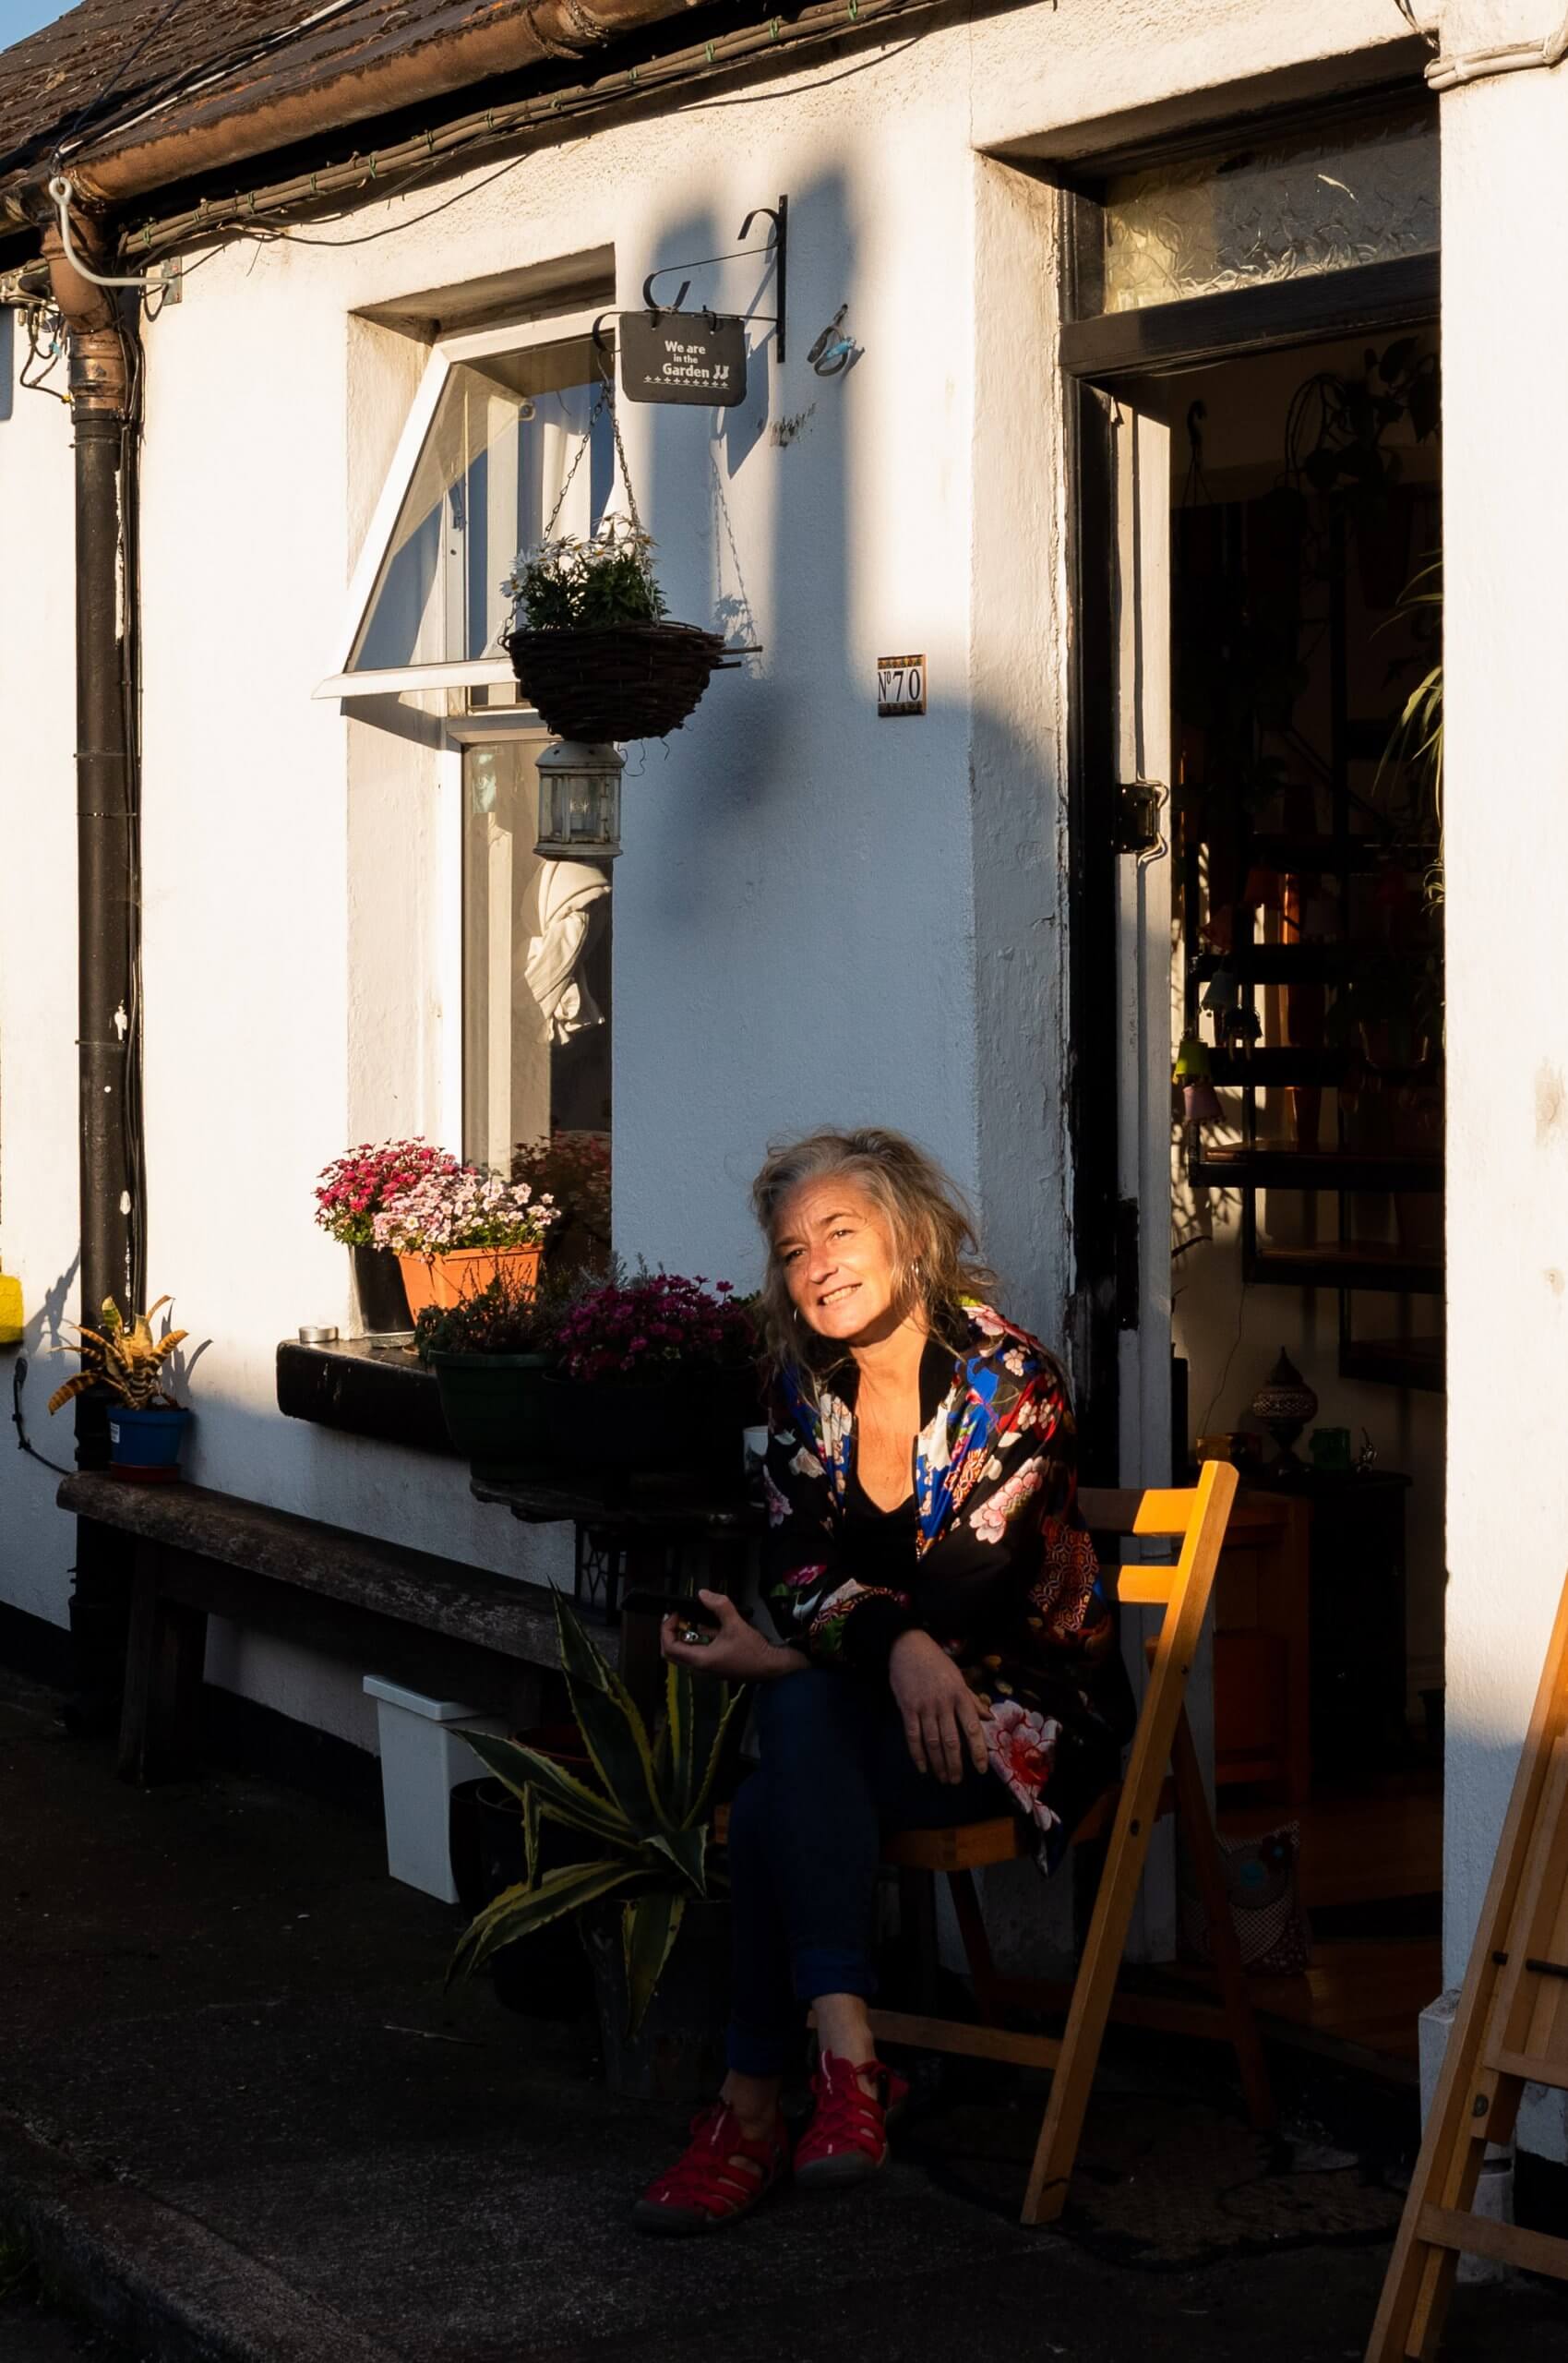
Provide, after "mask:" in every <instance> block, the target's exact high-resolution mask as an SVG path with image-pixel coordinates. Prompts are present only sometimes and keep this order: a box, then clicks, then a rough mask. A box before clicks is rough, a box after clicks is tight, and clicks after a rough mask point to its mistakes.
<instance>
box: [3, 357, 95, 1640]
mask: <svg viewBox="0 0 1568 2363" xmlns="http://www.w3.org/2000/svg"><path fill="white" fill-rule="evenodd" d="M12 317H13V318H15V316H14V315H13V316H12ZM26 352H27V340H26V336H25V334H24V333H23V332H22V331H21V327H20V323H19V321H18V322H17V334H16V338H15V344H14V348H13V351H12V358H11V368H10V371H9V372H8V373H7V375H6V377H5V378H3V379H0V519H3V521H4V522H3V526H0V715H3V716H4V723H3V726H0V727H3V731H4V737H3V740H0V1264H3V1265H4V1266H5V1269H6V1271H7V1272H12V1273H16V1274H17V1275H18V1276H19V1277H20V1279H21V1282H22V1287H23V1291H24V1296H23V1301H24V1307H25V1311H26V1314H27V1326H26V1337H25V1343H24V1347H23V1351H24V1352H25V1353H26V1355H27V1359H28V1363H29V1376H28V1380H27V1385H26V1388H25V1390H24V1393H23V1397H22V1404H23V1409H24V1412H25V1414H26V1417H27V1421H28V1426H29V1429H30V1434H31V1438H32V1441H33V1443H34V1444H35V1445H37V1447H38V1449H39V1450H40V1451H41V1452H45V1453H47V1454H48V1455H49V1457H50V1458H51V1459H52V1460H55V1461H58V1462H60V1463H61V1464H62V1465H63V1466H64V1467H66V1468H69V1467H70V1465H71V1447H72V1429H71V1417H70V1413H69V1411H68V1410H67V1411H64V1412H62V1413H61V1414H60V1416H59V1417H58V1418H57V1419H54V1420H50V1419H49V1418H48V1417H47V1416H46V1414H45V1412H44V1409H43V1406H44V1403H45V1401H46V1400H47V1398H48V1397H49V1396H50V1395H51V1394H52V1393H53V1391H54V1388H55V1387H56V1386H57V1385H59V1383H60V1380H61V1379H62V1378H63V1377H64V1376H65V1375H66V1373H68V1372H69V1371H70V1370H72V1369H73V1368H74V1367H75V1365H74V1364H73V1363H72V1362H70V1361H65V1360H62V1359H57V1358H53V1357H51V1356H50V1354H49V1353H48V1352H47V1350H46V1349H47V1348H48V1346H49V1344H50V1343H51V1342H52V1340H53V1339H54V1337H56V1336H58V1335H60V1334H61V1333H60V1332H59V1329H58V1323H59V1321H60V1320H61V1319H62V1318H63V1317H64V1318H74V1317H75V1314H76V1311H77V1301H76V1255H77V1236H78V1226H77V1186H76V1124H77V1048H76V1044H77V1026H76V999H77V931H76V894H77V823H76V812H77V796H76V775H75V761H74V758H75V750H76V743H77V734H76V713H75V706H74V702H73V700H74V686H73V684H74V673H73V666H72V655H73V634H72V623H71V598H72V572H71V566H72V534H73V531H74V516H75V509H74V494H73V489H72V480H71V431H70V420H69V416H68V414H67V413H66V407H65V405H64V403H63V402H57V401H56V400H55V399H54V395H53V394H51V393H30V392H28V391H27V390H25V389H23V388H21V387H20V386H18V384H17V382H16V379H17V376H18V373H19V370H20V367H21V363H22V360H23V358H24V357H25V355H26ZM64 377H65V366H64V363H62V364H61V366H60V367H59V369H58V370H57V371H56V372H55V380H54V382H55V383H56V385H58V384H60V383H62V382H63V380H64ZM15 1369H16V1354H15V1350H14V1349H3V1350H0V1392H3V1396H4V1415H5V1416H4V1418H3V1419H0V1425H3V1426H4V1429H5V1436H4V1441H3V1442H0V1600H5V1601H9V1602H10V1603H11V1604H12V1605H13V1606H15V1607H18V1608H22V1609H26V1610H27V1611H28V1612H29V1613H30V1614H31V1615H34V1616H42V1617H45V1618H47V1619H48V1620H49V1622H50V1623H52V1624H56V1625H63V1624H64V1623H65V1621H66V1598H67V1596H68V1593H69V1589H70V1578H69V1576H68V1573H67V1570H68V1568H69V1565H70V1563H71V1558H72V1555H73V1553H74V1550H75V1541H76V1529H75V1527H74V1526H73V1525H72V1523H71V1522H70V1520H68V1519H66V1518H63V1517H61V1516H60V1514H59V1512H58V1511H57V1510H56V1509H55V1507H54V1488H55V1485H56V1483H57V1482H58V1480H57V1479H56V1478H55V1477H54V1476H52V1475H51V1473H50V1472H49V1470H48V1469H42V1468H41V1467H40V1466H39V1464H38V1462H37V1461H35V1460H30V1459H28V1458H27V1457H25V1456H24V1455H23V1454H22V1453H20V1452H18V1451H17V1450H16V1449H14V1445H15V1432H14V1430H12V1428H11V1426H10V1421H9V1413H10V1409H11V1399H10V1397H11V1385H12V1379H13V1374H14V1372H15Z"/></svg>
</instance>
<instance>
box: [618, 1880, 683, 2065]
mask: <svg viewBox="0 0 1568 2363" xmlns="http://www.w3.org/2000/svg"><path fill="white" fill-rule="evenodd" d="M685 1911H686V1899H685V1897H684V1896H680V1895H670V1894H667V1893H659V1892H655V1893H653V1894H652V1895H640V1896H637V1897H635V1898H634V1899H633V1901H631V1902H629V1903H627V1904H623V1905H622V1907H621V1943H622V1946H623V1948H624V1949H625V1954H626V1990H627V2027H626V2031H627V2033H628V2035H635V2034H637V2033H639V2032H640V2029H641V2025H642V2021H643V2020H644V2019H645V2018H646V2017H647V2015H648V2005H649V2003H650V2002H651V2001H652V1999H653V1996H654V1993H655V1991H656V1990H657V1987H658V1984H659V1980H660V1978H661V1977H662V1976H663V1974H664V1963H665V1962H666V1961H668V1959H669V1957H670V1953H671V1950H672V1949H673V1948H674V1945H675V1940H676V1937H678V1936H679V1934H680V1924H681V1920H682V1917H683V1915H684V1913H685Z"/></svg>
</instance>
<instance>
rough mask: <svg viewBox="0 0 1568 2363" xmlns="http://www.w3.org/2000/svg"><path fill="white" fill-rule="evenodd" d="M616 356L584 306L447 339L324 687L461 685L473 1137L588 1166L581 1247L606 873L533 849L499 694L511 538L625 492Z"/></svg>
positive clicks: (454, 730)
mask: <svg viewBox="0 0 1568 2363" xmlns="http://www.w3.org/2000/svg"><path fill="white" fill-rule="evenodd" d="M613 366H614V356H613V353H612V352H611V350H610V349H609V348H608V347H607V346H605V345H599V344H596V343H595V342H594V341H593V339H592V335H591V333H590V323H589V321H588V319H587V318H586V317H585V316H577V317H574V318H571V319H569V320H560V319H557V320H556V321H553V322H538V323H535V324H533V325H532V326H529V327H527V328H522V327H514V328H512V329H510V330H504V329H491V330H485V331H484V332H482V333H479V334H474V335H469V336H464V337H460V338H455V339H452V340H450V341H449V342H444V343H442V344H440V345H437V347H436V349H435V351H434V352H433V354H432V356H431V359H430V362H429V364H428V366H427V368H426V370H425V378H424V380H423V382H422V383H421V386H420V389H419V391H418V394H417V396H416V397H415V400H414V402H413V407H412V410H411V413H410V416H409V420H408V423H407V426H405V428H404V432H403V434H402V437H401V440H400V443H399V446H398V450H397V453H396V455H395V457H394V459H393V462H392V465H391V468H390V469H389V474H388V478H387V482H386V485H385V486H384V487H383V489H382V493H381V496H380V498H379V500H378V502H377V509H376V512H375V516H374V518H373V520H372V523H371V527H370V531H369V533H368V534H367V535H366V537H365V550H364V553H363V554H362V557H361V559H360V562H359V565H358V567H357V568H356V570H355V573H354V579H353V584H352V585H351V589H350V596H349V613H348V618H347V625H346V630H345V633H344V638H343V642H342V644H341V652H340V667H339V670H338V671H337V672H336V673H335V674H333V675H332V676H331V677H330V678H329V679H327V680H325V681H324V682H323V683H322V684H321V687H320V689H319V690H317V695H318V696H322V697H338V698H341V699H342V700H344V701H345V702H346V703H347V705H348V710H349V712H350V714H353V710H354V702H355V701H356V700H359V699H369V698H373V697H376V698H385V697H387V696H388V695H389V694H390V695H393V696H405V695H407V696H412V697H413V699H414V701H415V702H420V701H421V699H422V697H423V696H424V694H425V693H427V692H430V691H443V690H447V691H456V692H458V693H459V694H458V695H457V696H456V697H455V698H449V699H448V701H447V712H448V720H447V723H446V734H447V739H448V744H449V749H450V750H451V751H450V754H449V756H448V757H446V758H445V759H444V760H445V761H446V762H448V763H449V764H450V765H451V767H452V768H453V769H454V771H455V772H456V773H457V774H458V776H459V778H460V779H461V822H460V824H459V826H460V829H461V847H459V848H454V852H455V856H456V869H457V872H458V874H459V875H460V876H461V919H459V920H458V932H459V933H460V934H461V1038H460V1037H459V1029H458V1028H456V1027H454V1028H453V1032H452V1035H451V1036H449V1053H450V1054H452V1055H455V1054H457V1053H458V1052H459V1050H460V1046H461V1154H462V1155H463V1156H464V1157H465V1158H471V1159H473V1161H475V1162H477V1163H480V1164H485V1165H488V1166H492V1167H495V1168H497V1169H499V1170H501V1171H503V1172H505V1171H510V1170H517V1169H518V1168H519V1167H520V1165H521V1166H522V1168H523V1170H527V1168H526V1160H527V1159H528V1158H530V1156H531V1154H532V1155H536V1154H537V1152H538V1150H539V1148H540V1146H541V1145H548V1146H549V1147H550V1149H551V1151H552V1153H553V1157H554V1160H555V1166H556V1169H557V1170H556V1172H555V1173H554V1174H551V1175H546V1177H545V1182H544V1186H546V1187H548V1186H551V1182H552V1180H554V1181H555V1182H556V1184H557V1189H559V1188H560V1187H561V1186H562V1183H563V1182H565V1184H566V1185H567V1187H568V1188H569V1186H570V1181H571V1177H572V1176H574V1175H575V1176H576V1177H578V1179H579V1181H580V1182H581V1180H582V1178H583V1177H586V1178H587V1181H588V1183H589V1192H588V1194H589V1196H590V1197H592V1199H593V1201H594V1208H595V1214H596V1217H597V1227H596V1229H595V1227H594V1225H592V1224H590V1225H589V1226H587V1229H588V1230H589V1231H590V1232H592V1235H591V1236H585V1235H583V1232H584V1226H583V1225H582V1224H581V1223H579V1224H578V1225H575V1226H574V1229H576V1230H577V1232H578V1233H579V1235H578V1236H577V1237H576V1239H575V1240H574V1242H573V1243H574V1246H575V1248H576V1250H577V1252H578V1253H580V1254H582V1253H588V1254H593V1253H598V1252H601V1251H602V1250H603V1249H604V1248H605V1247H607V1244H608V1240H607V1213H608V1179H609V1156H610V1115H611V1107H610V1020H611V993H612V985H611V913H610V879H611V870H610V865H609V864H608V863H595V862H586V861H576V860H572V861H558V860H554V859H552V858H547V857H544V856H541V855H539V854H538V853H536V852H535V851H534V843H535V838H536V835H537V821H538V777H537V774H536V771H535V768H534V767H535V763H536V762H537V759H538V757H539V755H540V753H541V752H542V750H544V748H545V746H546V745H548V743H549V738H548V734H547V733H546V732H545V729H544V726H543V725H542V724H541V723H540V720H539V718H538V716H537V715H536V714H533V712H532V711H531V710H530V709H528V708H527V707H525V706H519V705H516V704H509V703H508V702H505V689H504V686H503V685H506V684H509V683H510V681H511V678H512V675H511V666H510V664H509V661H508V659H507V657H506V655H505V654H504V653H503V652H501V651H500V650H499V649H498V647H497V638H498V635H499V634H500V632H501V631H502V630H504V629H505V628H506V625H507V622H508V614H507V604H506V601H505V599H504V598H503V596H502V594H501V589H500V585H501V582H502V580H503V578H504V577H505V576H506V575H508V574H509V572H510V570H511V565H512V560H513V558H514V557H515V555H516V553H517V552H518V551H519V550H520V549H526V548H528V547H529V546H531V545H532V544H533V543H536V542H537V541H539V540H540V539H541V538H542V537H543V536H544V535H545V533H546V532H548V531H552V530H553V531H554V532H556V533H560V534H568V533H569V534H581V535H583V536H586V535H587V534H591V533H592V531H593V530H594V528H595V527H596V526H597V525H598V524H599V522H600V521H601V520H602V519H603V517H604V515H605V514H606V513H607V512H608V511H609V510H611V509H612V508H613V507H614V506H615V501H616V481H617V478H616V450H615V435H614V429H613V426H612V423H611V419H610V415H609V410H608V402H609V399H610V396H609V380H610V378H611V373H612V371H613ZM456 917H457V915H456V914H455V913H454V918H456ZM457 1100H458V1095H457V1094H456V1093H453V1094H450V1095H449V1106H450V1109H451V1116H452V1120H453V1125H454V1129H455V1125H456V1121H457V1113H458V1110H457ZM449 1145H452V1146H457V1144H455V1143H453V1144H449Z"/></svg>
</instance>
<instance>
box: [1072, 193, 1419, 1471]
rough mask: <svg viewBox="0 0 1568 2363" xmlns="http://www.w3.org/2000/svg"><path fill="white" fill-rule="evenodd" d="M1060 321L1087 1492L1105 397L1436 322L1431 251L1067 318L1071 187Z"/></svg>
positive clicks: (1103, 1308)
mask: <svg viewBox="0 0 1568 2363" xmlns="http://www.w3.org/2000/svg"><path fill="white" fill-rule="evenodd" d="M1063 195H1064V199H1065V219H1064V225H1063V226H1064V232H1065V235H1064V240H1063V246H1064V271H1063V288H1062V310H1063V315H1064V318H1063V325H1062V328H1061V331H1060V346H1059V366H1060V369H1061V372H1062V376H1063V378H1065V380H1066V389H1067V395H1068V400H1067V424H1068V464H1069V466H1070V468H1071V474H1072V487H1073V497H1072V503H1071V545H1070V552H1069V570H1070V572H1069V586H1070V587H1069V610H1070V613H1071V616H1072V618H1073V648H1072V662H1071V676H1070V679H1071V688H1070V696H1071V711H1070V714H1069V734H1068V736H1069V755H1068V763H1069V770H1068V793H1067V803H1068V988H1067V990H1068V1040H1069V1045H1070V1049H1069V1062H1068V1075H1067V1110H1068V1134H1069V1140H1070V1144H1071V1156H1072V1226H1073V1293H1072V1299H1071V1310H1070V1313H1069V1321H1068V1327H1069V1333H1070V1337H1071V1357H1072V1364H1073V1376H1074V1381H1075V1388H1076V1397H1077V1417H1078V1434H1079V1446H1078V1449H1079V1464H1080V1469H1081V1470H1082V1473H1083V1478H1084V1480H1085V1481H1087V1482H1090V1483H1095V1484H1114V1483H1115V1482H1116V1481H1117V1480H1118V1478H1119V1473H1120V1472H1119V1467H1118V1461H1119V1440H1120V1385H1119V1370H1118V1364H1119V1342H1118V1341H1119V1333H1120V1331H1121V1329H1122V1328H1123V1327H1131V1326H1134V1325H1136V1311H1137V1281H1136V1265H1137V1253H1138V1230H1137V1224H1138V1208H1137V1205H1136V1202H1131V1203H1130V1204H1128V1205H1123V1204H1122V1202H1121V1200H1120V1192H1119V1147H1120V1144H1119V1137H1118V1134H1119V1124H1118V1091H1117V1066H1118V1048H1119V1023H1118V1014H1119V1006H1120V1002H1119V978H1118V971H1117V942H1116V894H1115V882H1116V868H1117V863H1118V861H1119V859H1121V858H1124V857H1120V856H1119V855H1118V854H1117V853H1116V851H1115V850H1114V846H1113V842H1112V831H1111V828H1110V825H1109V824H1110V821H1111V817H1112V815H1111V798H1112V797H1113V794H1114V791H1115V787H1116V777H1115V761H1116V741H1115V735H1114V726H1113V718H1112V714H1111V703H1110V699H1109V697H1108V695H1107V684H1108V683H1109V682H1110V681H1111V679H1112V678H1114V671H1113V667H1114V659H1115V648H1116V641H1115V628H1116V618H1115V589H1116V580H1115V555H1116V551H1115V535H1114V530H1113V512H1112V508H1111V498H1112V490H1113V486H1112V474H1111V425H1110V412H1109V409H1108V406H1107V402H1106V401H1105V400H1104V397H1105V396H1106V395H1107V394H1114V392H1115V391H1116V389H1117V387H1118V386H1119V385H1121V386H1125V385H1126V384H1127V382H1128V381H1129V380H1130V379H1133V378H1149V377H1157V376H1163V375H1166V374H1167V373H1170V372H1174V371H1176V370H1179V369H1183V368H1193V367H1197V366H1202V365H1203V364H1205V363H1209V362H1213V361H1216V360H1235V359H1240V358H1242V357H1243V356H1245V355H1246V354H1254V353H1267V352H1272V351H1277V350H1279V349H1282V348H1284V347H1287V346H1289V345H1297V344H1316V343H1321V342H1323V341H1324V340H1325V339H1327V338H1329V337H1334V336H1354V335H1356V334H1358V333H1359V331H1361V330H1384V329H1389V328H1396V327H1405V326H1409V325H1414V324H1415V323H1417V322H1419V321H1424V320H1430V319H1432V318H1435V317H1437V315H1438V312H1439V258H1438V256H1437V255H1436V254H1431V255H1417V256H1408V257H1400V258H1398V259H1396V260H1394V261H1393V262H1380V263H1364V264H1360V265H1358V266H1357V267H1356V268H1354V269H1352V270H1339V271H1325V272H1323V273H1322V274H1321V275H1320V276H1318V277H1315V278H1309V279H1290V280H1280V281H1278V282H1275V283H1273V284H1270V285H1266V286H1260V287H1251V288H1243V289H1239V290H1237V291H1235V292H1234V293H1228V294H1220V295H1198V296H1192V297H1190V298H1189V299H1188V300H1187V301H1186V302H1184V303H1178V304H1159V305H1151V306H1146V307H1145V308H1144V309H1143V310H1142V311H1134V312H1113V313H1102V314H1100V315H1098V316H1097V317H1095V318H1088V319H1077V318H1073V317H1072V314H1073V310H1074V296H1075V293H1076V289H1077V286H1078V282H1079V261H1080V258H1081V257H1083V256H1086V255H1088V254H1089V253H1090V252H1091V251H1092V250H1094V251H1097V245H1096V242H1097V239H1098V236H1099V228H1100V225H1099V214H1100V206H1099V202H1098V199H1097V198H1096V197H1095V194H1094V193H1093V191H1092V190H1090V189H1088V188H1083V187H1073V188H1067V189H1064V191H1063Z"/></svg>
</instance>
